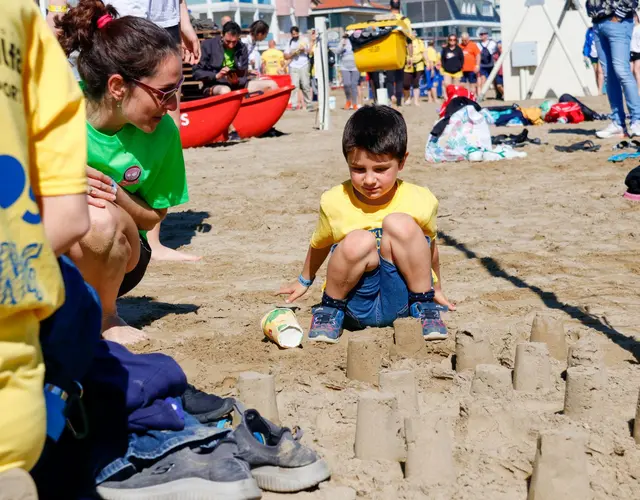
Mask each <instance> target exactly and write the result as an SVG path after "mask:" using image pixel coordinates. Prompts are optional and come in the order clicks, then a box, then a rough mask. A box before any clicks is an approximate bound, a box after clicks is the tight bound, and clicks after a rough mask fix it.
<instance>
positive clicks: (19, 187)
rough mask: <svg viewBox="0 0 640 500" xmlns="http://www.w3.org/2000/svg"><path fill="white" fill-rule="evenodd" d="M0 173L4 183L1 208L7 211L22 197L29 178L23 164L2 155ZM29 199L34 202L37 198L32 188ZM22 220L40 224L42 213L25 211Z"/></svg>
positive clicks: (0, 189)
mask: <svg viewBox="0 0 640 500" xmlns="http://www.w3.org/2000/svg"><path fill="white" fill-rule="evenodd" d="M0 172H2V178H3V182H2V185H0V208H4V209H5V210H6V209H7V208H9V207H11V206H12V205H13V204H14V203H15V202H16V201H18V199H20V196H22V192H23V191H24V188H25V186H26V184H27V176H26V174H25V172H24V168H23V167H22V164H21V163H20V162H19V161H18V160H17V159H15V158H14V157H13V156H7V155H0ZM29 198H31V200H32V201H33V202H34V205H35V201H36V197H35V195H34V194H33V191H32V190H31V188H29ZM22 220H23V221H25V222H26V223H27V224H40V220H41V219H40V213H39V212H38V211H37V206H36V212H30V211H28V210H27V211H25V212H24V214H22Z"/></svg>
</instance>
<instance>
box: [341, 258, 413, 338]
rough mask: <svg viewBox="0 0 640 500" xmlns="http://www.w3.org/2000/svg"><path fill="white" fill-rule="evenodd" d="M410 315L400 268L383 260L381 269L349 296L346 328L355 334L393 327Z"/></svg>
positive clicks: (407, 292)
mask: <svg viewBox="0 0 640 500" xmlns="http://www.w3.org/2000/svg"><path fill="white" fill-rule="evenodd" d="M408 314H409V289H408V288H407V284H406V283H405V281H404V278H403V277H402V274H400V271H398V268H396V266H394V265H393V264H392V263H391V262H389V261H388V260H385V259H383V258H382V256H380V265H379V266H378V268H377V269H374V270H373V271H369V272H366V273H364V275H363V276H362V278H360V281H359V282H358V284H357V285H356V286H355V287H354V289H353V290H351V293H350V294H349V295H348V296H347V310H346V311H345V321H344V327H345V328H346V329H347V330H351V331H353V330H363V329H364V328H366V327H368V326H372V327H385V326H391V325H392V324H393V322H394V321H395V320H396V319H397V318H404V317H406V316H408Z"/></svg>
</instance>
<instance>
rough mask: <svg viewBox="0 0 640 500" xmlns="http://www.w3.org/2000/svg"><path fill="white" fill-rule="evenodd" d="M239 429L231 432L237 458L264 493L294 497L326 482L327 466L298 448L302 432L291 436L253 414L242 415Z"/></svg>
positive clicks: (314, 455)
mask: <svg viewBox="0 0 640 500" xmlns="http://www.w3.org/2000/svg"><path fill="white" fill-rule="evenodd" d="M236 412H237V414H238V415H240V416H241V422H240V425H239V426H238V427H237V428H236V429H235V430H234V431H233V436H234V438H235V440H236V442H237V443H238V451H239V457H240V458H242V459H244V460H246V461H247V462H248V463H249V465H250V466H251V473H252V474H253V477H254V478H255V480H256V481H257V482H258V486H260V488H262V489H263V490H267V491H275V492H280V493H293V492H296V491H302V490H306V489H308V488H311V487H313V486H316V485H317V484H319V483H321V482H322V481H325V480H327V479H329V477H330V476H331V471H330V470H329V465H327V462H325V461H324V460H323V459H321V458H320V457H318V455H317V454H316V452H315V451H313V450H312V449H310V448H307V447H306V446H304V445H302V444H300V441H299V440H300V438H301V437H302V431H300V430H297V432H296V433H295V435H294V434H292V433H291V430H289V429H288V428H287V427H278V426H277V425H275V424H272V423H271V422H269V421H268V420H267V419H265V418H262V417H261V416H260V414H259V413H258V412H257V411H256V410H246V411H242V408H238V407H236Z"/></svg>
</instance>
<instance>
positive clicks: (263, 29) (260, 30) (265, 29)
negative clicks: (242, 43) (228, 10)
mask: <svg viewBox="0 0 640 500" xmlns="http://www.w3.org/2000/svg"><path fill="white" fill-rule="evenodd" d="M249 33H251V36H252V37H253V38H256V37H257V36H258V35H268V34H269V25H268V24H267V23H265V22H264V21H260V20H258V21H253V22H252V23H251V26H249Z"/></svg>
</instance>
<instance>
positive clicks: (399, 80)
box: [384, 69, 404, 106]
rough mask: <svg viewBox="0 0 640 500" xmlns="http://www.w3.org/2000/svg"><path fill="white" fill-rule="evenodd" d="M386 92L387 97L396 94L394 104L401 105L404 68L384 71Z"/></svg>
mask: <svg viewBox="0 0 640 500" xmlns="http://www.w3.org/2000/svg"><path fill="white" fill-rule="evenodd" d="M384 76H385V78H386V82H385V83H386V86H387V92H388V94H389V99H391V97H392V96H396V105H397V106H402V95H403V90H404V69H396V70H392V71H385V74H384Z"/></svg>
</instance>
